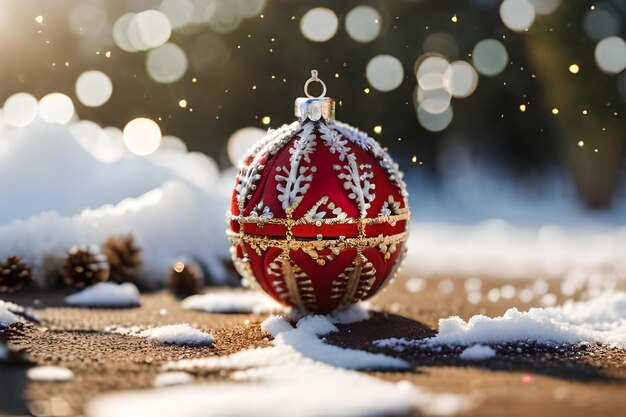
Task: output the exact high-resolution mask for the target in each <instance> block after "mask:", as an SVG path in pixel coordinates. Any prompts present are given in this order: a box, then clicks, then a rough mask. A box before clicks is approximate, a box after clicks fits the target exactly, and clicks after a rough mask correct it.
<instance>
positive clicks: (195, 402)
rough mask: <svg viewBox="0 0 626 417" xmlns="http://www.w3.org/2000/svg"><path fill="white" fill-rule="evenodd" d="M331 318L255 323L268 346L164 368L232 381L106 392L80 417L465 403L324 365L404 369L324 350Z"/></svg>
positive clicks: (432, 408)
mask: <svg viewBox="0 0 626 417" xmlns="http://www.w3.org/2000/svg"><path fill="white" fill-rule="evenodd" d="M330 320H331V319H330V318H329V317H328V316H313V317H309V318H306V319H302V320H300V321H299V322H298V324H297V325H296V327H295V328H294V327H293V326H291V325H290V324H289V323H288V322H287V320H285V319H284V318H279V317H272V318H270V319H268V320H267V321H266V322H264V323H263V325H262V326H263V328H265V329H271V330H272V332H275V333H276V338H275V340H274V341H273V346H271V347H268V348H259V349H250V350H245V351H241V352H238V353H235V354H232V355H229V356H225V357H208V358H201V359H189V360H183V361H179V362H172V363H170V364H169V365H168V366H167V367H166V368H167V369H168V370H190V369H203V370H209V371H210V370H224V369H226V370H232V371H233V372H232V373H231V379H232V381H227V382H220V383H215V384H198V385H193V386H186V387H184V388H183V387H173V388H160V389H154V390H151V391H145V390H144V391H133V392H125V393H117V394H108V395H104V396H102V397H99V398H96V399H95V400H93V401H92V402H90V403H89V404H87V408H86V415H87V416H89V417H101V416H107V417H108V416H110V415H116V416H118V417H126V416H135V415H151V416H153V417H160V416H168V417H169V416H171V415H177V416H180V417H187V416H190V417H191V416H198V415H205V414H206V413H207V412H208V411H207V410H210V413H211V414H212V415H219V416H223V417H229V416H251V417H255V416H259V417H260V416H268V415H272V416H276V417H283V416H285V417H287V416H302V417H309V416H311V417H312V416H329V415H332V416H336V417H346V416H348V417H351V416H355V417H356V416H364V415H398V414H408V413H409V412H410V411H411V410H412V409H413V408H415V407H417V408H419V409H420V410H421V411H423V412H425V413H428V414H431V415H450V414H454V413H457V412H460V411H462V410H465V409H467V408H468V407H469V406H470V402H469V400H468V398H466V397H462V396H456V395H451V394H432V393H427V392H424V391H423V390H421V389H419V388H417V387H415V386H414V385H413V384H411V383H408V382H406V381H404V382H400V383H392V382H388V381H383V380H380V379H377V378H374V377H371V376H369V375H365V374H361V373H358V372H354V371H350V370H347V369H340V368H335V367H333V366H331V365H329V364H328V363H330V364H334V365H339V366H345V367H348V368H353V369H357V368H360V367H367V368H375V367H384V368H397V367H401V368H402V367H405V366H406V364H404V363H403V362H402V361H398V360H396V359H394V358H389V357H386V356H383V355H373V354H370V353H366V352H360V351H356V350H350V349H341V348H338V347H333V346H329V345H326V344H325V343H324V342H323V341H322V340H320V339H319V338H318V337H317V336H318V333H323V332H327V331H333V329H336V328H335V326H334V325H333V324H332V323H331V321H330ZM302 350H304V351H305V352H304V353H303V352H302ZM308 355H311V356H312V357H309V356H308ZM336 355H338V356H339V358H334V356H336ZM319 360H322V361H325V362H327V363H323V362H320V361H319ZM346 387H349V389H346ZM286 401H288V406H285V404H286Z"/></svg>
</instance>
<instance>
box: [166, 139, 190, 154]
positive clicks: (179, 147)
mask: <svg viewBox="0 0 626 417" xmlns="http://www.w3.org/2000/svg"><path fill="white" fill-rule="evenodd" d="M159 151H170V152H180V153H185V152H187V144H186V143H185V142H184V141H183V140H182V139H181V138H179V137H178V136H172V135H166V136H163V139H161V144H160V145H159Z"/></svg>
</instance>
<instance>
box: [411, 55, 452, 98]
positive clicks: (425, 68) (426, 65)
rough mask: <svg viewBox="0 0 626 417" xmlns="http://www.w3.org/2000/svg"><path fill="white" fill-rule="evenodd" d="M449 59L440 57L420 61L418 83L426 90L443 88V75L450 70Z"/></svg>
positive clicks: (430, 57) (425, 58)
mask: <svg viewBox="0 0 626 417" xmlns="http://www.w3.org/2000/svg"><path fill="white" fill-rule="evenodd" d="M448 65H449V62H448V60H447V59H445V58H442V57H440V56H435V55H431V56H426V57H423V58H422V59H420V60H418V67H417V72H416V77H417V83H418V84H419V86H420V87H421V88H423V89H424V90H433V89H436V88H443V74H444V73H445V72H446V69H447V68H448Z"/></svg>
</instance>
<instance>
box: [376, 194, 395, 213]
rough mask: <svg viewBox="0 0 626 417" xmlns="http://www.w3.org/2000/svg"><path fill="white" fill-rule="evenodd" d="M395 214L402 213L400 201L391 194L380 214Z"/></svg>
mask: <svg viewBox="0 0 626 417" xmlns="http://www.w3.org/2000/svg"><path fill="white" fill-rule="evenodd" d="M395 214H400V202H399V201H395V200H394V198H393V196H391V195H390V196H389V197H388V198H387V201H385V202H384V203H383V206H382V207H381V209H380V213H378V215H379V216H391V215H395Z"/></svg>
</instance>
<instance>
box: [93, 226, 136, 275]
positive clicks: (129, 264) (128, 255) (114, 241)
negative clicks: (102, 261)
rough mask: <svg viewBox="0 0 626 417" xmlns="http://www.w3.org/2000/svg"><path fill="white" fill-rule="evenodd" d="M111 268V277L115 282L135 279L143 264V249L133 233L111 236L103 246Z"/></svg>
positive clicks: (103, 251)
mask: <svg viewBox="0 0 626 417" xmlns="http://www.w3.org/2000/svg"><path fill="white" fill-rule="evenodd" d="M102 253H104V255H105V256H106V257H107V259H108V261H109V266H110V269H111V272H110V275H109V279H110V280H111V281H115V282H125V281H135V280H136V278H137V272H138V270H139V266H140V265H141V250H140V249H139V248H138V247H137V246H135V239H134V238H133V235H128V236H111V237H109V238H108V239H107V241H106V242H105V243H104V246H103V247H102Z"/></svg>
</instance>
